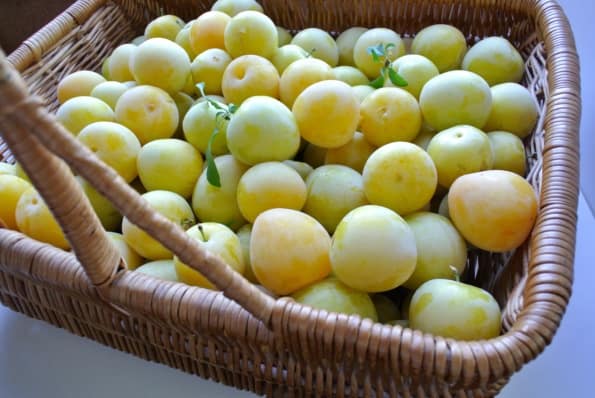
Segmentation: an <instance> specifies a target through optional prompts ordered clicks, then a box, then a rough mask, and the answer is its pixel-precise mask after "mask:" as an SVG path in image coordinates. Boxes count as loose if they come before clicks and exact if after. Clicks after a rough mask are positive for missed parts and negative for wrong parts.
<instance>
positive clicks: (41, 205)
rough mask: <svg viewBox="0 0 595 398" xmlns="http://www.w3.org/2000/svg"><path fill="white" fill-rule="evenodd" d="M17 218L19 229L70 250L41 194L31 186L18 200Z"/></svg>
mask: <svg viewBox="0 0 595 398" xmlns="http://www.w3.org/2000/svg"><path fill="white" fill-rule="evenodd" d="M15 220H16V224H17V228H18V229H19V231H21V232H22V233H24V234H25V235H27V236H29V237H30V238H33V239H36V240H38V241H40V242H44V243H49V244H50V245H54V246H56V247H58V248H60V249H65V250H68V249H69V248H70V244H69V243H68V241H67V240H66V237H65V236H64V232H62V229H60V225H59V224H58V222H57V221H56V219H55V218H54V216H53V214H52V213H51V212H50V209H49V208H48V206H47V205H46V203H45V202H44V201H43V198H42V197H41V195H40V194H39V193H38V192H37V191H36V190H35V188H34V187H30V188H28V189H27V190H25V191H24V192H23V193H22V194H21V196H20V198H19V201H18V202H17V206H16V209H15Z"/></svg>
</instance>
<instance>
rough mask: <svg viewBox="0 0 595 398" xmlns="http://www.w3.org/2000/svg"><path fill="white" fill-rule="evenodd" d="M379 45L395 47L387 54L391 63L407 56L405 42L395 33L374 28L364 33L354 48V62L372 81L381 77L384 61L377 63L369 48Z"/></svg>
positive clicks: (385, 29)
mask: <svg viewBox="0 0 595 398" xmlns="http://www.w3.org/2000/svg"><path fill="white" fill-rule="evenodd" d="M379 44H382V45H384V46H387V45H390V44H393V45H394V47H392V48H390V49H389V50H388V53H387V59H389V60H391V61H394V60H395V59H397V58H399V57H400V56H402V55H405V45H404V44H403V40H401V36H399V34H398V33H396V32H395V31H393V30H391V29H387V28H374V29H370V30H367V31H366V32H364V33H362V35H361V36H360V37H359V38H358V39H357V41H356V42H355V46H354V47H353V60H354V61H355V66H357V68H358V69H359V70H361V71H362V72H364V73H365V74H366V76H368V78H370V79H375V78H377V77H378V76H379V75H380V69H381V68H382V66H383V60H378V61H375V60H374V58H373V57H372V55H370V53H369V52H368V48H370V47H372V46H377V45H379Z"/></svg>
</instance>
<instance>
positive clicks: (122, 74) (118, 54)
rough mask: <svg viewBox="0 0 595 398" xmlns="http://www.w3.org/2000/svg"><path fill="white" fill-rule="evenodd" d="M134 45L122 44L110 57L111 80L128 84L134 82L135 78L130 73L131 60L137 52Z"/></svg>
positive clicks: (108, 68)
mask: <svg viewBox="0 0 595 398" xmlns="http://www.w3.org/2000/svg"><path fill="white" fill-rule="evenodd" d="M136 48H137V47H136V45H134V44H130V43H128V44H122V45H120V46H118V47H116V49H115V50H114V51H113V52H112V54H111V55H110V56H109V64H108V67H107V70H108V72H109V78H110V80H115V81H117V82H128V81H131V80H134V76H133V75H132V72H131V71H130V59H131V58H132V55H133V54H134V51H136Z"/></svg>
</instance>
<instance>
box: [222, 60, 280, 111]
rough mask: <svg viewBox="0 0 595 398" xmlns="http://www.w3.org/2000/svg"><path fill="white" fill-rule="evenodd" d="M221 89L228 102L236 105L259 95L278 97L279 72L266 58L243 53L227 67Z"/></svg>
mask: <svg viewBox="0 0 595 398" xmlns="http://www.w3.org/2000/svg"><path fill="white" fill-rule="evenodd" d="M221 90H222V92H223V96H224V97H225V100H226V101H227V103H229V104H236V105H239V104H241V103H242V102H244V100H245V99H247V98H250V97H254V96H257V95H266V96H269V97H273V98H278V97H279V72H277V68H275V66H274V65H273V64H272V63H271V61H269V60H268V59H266V58H263V57H260V56H258V55H243V56H240V57H238V58H236V59H234V60H233V61H231V62H230V63H229V65H227V67H226V68H225V71H224V72H223V77H222V81H221Z"/></svg>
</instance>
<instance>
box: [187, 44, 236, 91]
mask: <svg viewBox="0 0 595 398" xmlns="http://www.w3.org/2000/svg"><path fill="white" fill-rule="evenodd" d="M230 62H231V56H230V55H229V54H228V53H226V52H225V50H221V49H220V48H211V49H209V50H206V51H203V52H202V53H200V54H198V55H197V56H196V58H194V61H192V65H191V66H190V70H191V73H192V79H193V80H194V82H196V83H197V84H198V83H204V84H205V86H204V92H205V93H206V94H221V93H222V91H221V83H222V81H223V73H224V72H225V69H226V68H227V66H228V65H229V63H230Z"/></svg>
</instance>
